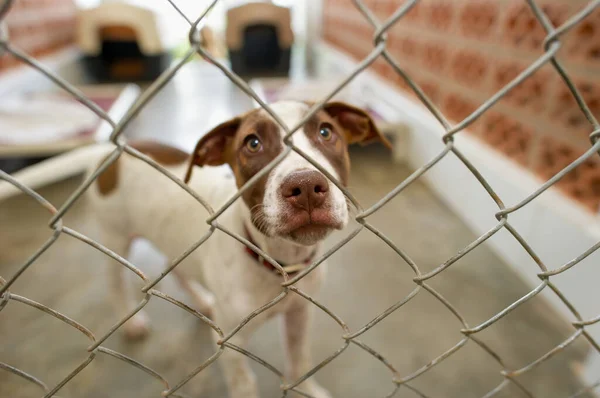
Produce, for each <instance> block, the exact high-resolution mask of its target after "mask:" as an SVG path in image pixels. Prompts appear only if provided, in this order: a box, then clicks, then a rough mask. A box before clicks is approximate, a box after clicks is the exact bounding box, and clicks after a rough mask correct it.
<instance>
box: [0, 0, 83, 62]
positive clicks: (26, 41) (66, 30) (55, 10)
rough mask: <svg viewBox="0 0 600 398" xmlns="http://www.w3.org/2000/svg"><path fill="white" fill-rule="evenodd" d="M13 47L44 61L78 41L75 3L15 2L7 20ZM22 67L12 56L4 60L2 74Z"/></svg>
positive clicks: (49, 0) (52, 0)
mask: <svg viewBox="0 0 600 398" xmlns="http://www.w3.org/2000/svg"><path fill="white" fill-rule="evenodd" d="M5 21H6V24H7V27H8V34H9V37H10V43H11V44H12V45H14V46H15V47H18V48H19V49H20V50H22V51H25V52H26V53H27V54H29V55H33V56H34V57H41V56H44V55H47V54H50V53H52V52H55V51H57V50H60V49H62V48H64V47H65V46H68V45H69V44H72V43H73V42H74V40H75V5H74V3H73V0H14V2H13V5H12V7H11V8H10V10H9V12H8V14H7V16H6V19H5ZM16 65H19V61H18V60H16V59H14V58H13V57H12V56H9V55H4V56H2V57H0V71H2V70H6V69H8V68H11V67H14V66H16Z"/></svg>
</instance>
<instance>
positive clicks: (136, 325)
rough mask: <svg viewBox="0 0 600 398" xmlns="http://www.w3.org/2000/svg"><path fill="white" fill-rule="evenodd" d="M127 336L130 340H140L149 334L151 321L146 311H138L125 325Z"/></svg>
mask: <svg viewBox="0 0 600 398" xmlns="http://www.w3.org/2000/svg"><path fill="white" fill-rule="evenodd" d="M123 332H124V334H125V338H126V339H127V340H130V341H138V340H142V339H144V338H145V337H146V336H148V333H149V332H150V321H149V319H148V316H147V315H146V314H145V313H144V312H138V313H137V314H135V315H134V316H133V317H131V318H130V319H129V320H128V321H127V322H125V324H124V325H123Z"/></svg>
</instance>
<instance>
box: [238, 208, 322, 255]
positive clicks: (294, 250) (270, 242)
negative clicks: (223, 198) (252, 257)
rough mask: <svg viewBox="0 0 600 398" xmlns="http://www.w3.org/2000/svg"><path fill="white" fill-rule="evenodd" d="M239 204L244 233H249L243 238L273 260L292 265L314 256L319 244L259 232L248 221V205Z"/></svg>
mask: <svg viewBox="0 0 600 398" xmlns="http://www.w3.org/2000/svg"><path fill="white" fill-rule="evenodd" d="M240 202H241V201H237V202H236V203H240ZM240 204H241V206H240V207H243V209H242V214H243V216H242V217H240V218H241V219H242V222H243V223H244V229H243V230H244V233H246V234H249V235H250V236H245V238H246V239H248V240H250V241H251V242H252V243H254V244H255V245H256V246H258V247H259V248H260V249H261V250H263V251H264V252H265V253H267V254H268V255H269V256H271V257H272V258H273V259H274V260H276V261H277V262H279V263H282V264H286V265H292V264H299V263H304V262H305V261H306V260H308V259H310V258H311V257H313V258H314V257H315V255H316V253H317V251H318V249H319V246H320V244H316V245H312V246H304V245H299V244H297V243H294V242H290V241H289V240H286V239H283V238H279V237H269V236H266V235H265V234H263V233H262V232H260V231H259V230H258V229H257V228H256V227H255V226H254V224H252V222H251V221H250V211H249V210H248V207H247V206H246V205H245V204H242V203H240ZM311 261H312V260H311Z"/></svg>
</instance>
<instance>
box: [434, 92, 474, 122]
mask: <svg viewBox="0 0 600 398" xmlns="http://www.w3.org/2000/svg"><path fill="white" fill-rule="evenodd" d="M476 109H477V104H476V103H475V102H474V101H471V100H470V99H468V98H466V97H464V96H463V95H460V94H457V93H449V94H448V95H446V97H445V98H444V101H443V103H442V113H443V114H444V116H446V118H448V119H449V120H451V121H452V122H453V123H460V122H461V121H462V120H463V119H464V118H466V117H467V116H469V115H470V114H471V113H473V112H475V110H476Z"/></svg>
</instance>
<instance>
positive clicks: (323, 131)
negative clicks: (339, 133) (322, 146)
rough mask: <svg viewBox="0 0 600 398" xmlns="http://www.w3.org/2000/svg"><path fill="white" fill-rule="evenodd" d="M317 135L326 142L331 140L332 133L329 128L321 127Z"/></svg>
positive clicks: (326, 126)
mask: <svg viewBox="0 0 600 398" xmlns="http://www.w3.org/2000/svg"><path fill="white" fill-rule="evenodd" d="M319 134H320V135H321V138H323V139H324V140H326V141H329V140H330V139H331V137H332V136H333V132H332V131H331V126H328V125H326V124H325V125H322V126H321V128H320V129H319Z"/></svg>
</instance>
